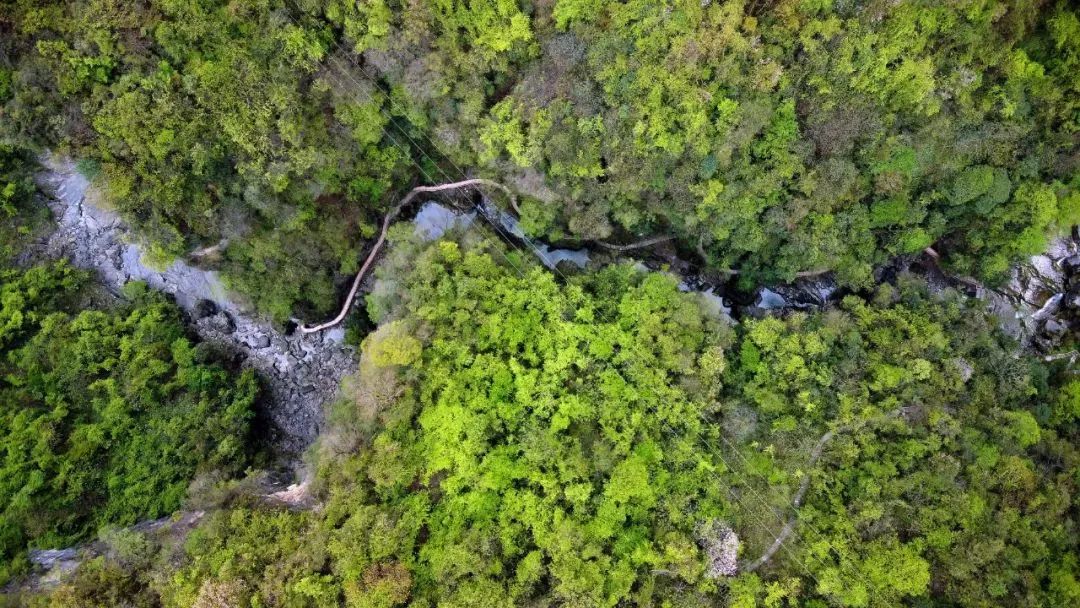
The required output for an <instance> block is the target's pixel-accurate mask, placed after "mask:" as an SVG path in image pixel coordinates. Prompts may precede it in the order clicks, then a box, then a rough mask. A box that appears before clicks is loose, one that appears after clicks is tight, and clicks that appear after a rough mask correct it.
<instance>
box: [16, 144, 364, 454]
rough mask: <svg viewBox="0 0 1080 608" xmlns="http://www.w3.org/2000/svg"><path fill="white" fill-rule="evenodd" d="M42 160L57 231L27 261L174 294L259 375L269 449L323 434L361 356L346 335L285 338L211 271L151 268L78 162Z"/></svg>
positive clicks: (204, 335) (116, 289)
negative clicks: (61, 261) (63, 261)
mask: <svg viewBox="0 0 1080 608" xmlns="http://www.w3.org/2000/svg"><path fill="white" fill-rule="evenodd" d="M43 161H44V164H45V167H46V170H45V171H43V172H42V173H40V174H39V176H38V177H39V179H38V181H39V186H40V187H41V188H42V190H43V191H44V192H45V193H46V194H47V201H46V202H47V204H48V205H49V208H50V209H51V210H52V213H53V217H54V219H55V221H56V230H55V231H54V232H53V233H52V234H50V235H49V236H48V237H46V238H45V239H43V240H42V241H40V242H38V243H36V244H34V245H33V246H32V247H31V248H30V249H29V250H28V251H27V252H26V254H25V257H27V258H42V257H47V258H58V257H67V258H68V259H69V260H71V263H72V264H73V265H75V266H78V267H81V268H86V269H90V270H93V271H95V272H96V273H97V275H98V277H99V278H100V280H101V282H102V284H103V285H104V286H105V288H106V289H108V290H109V291H110V292H112V293H114V294H119V293H120V290H121V288H122V287H123V286H124V284H126V283H127V282H129V281H135V280H138V281H145V282H146V283H147V284H148V285H149V286H150V287H151V288H153V289H156V290H159V291H162V292H164V293H166V294H169V295H170V296H172V297H173V298H174V299H175V300H176V303H177V304H178V305H179V306H180V308H181V309H183V310H184V312H185V313H187V315H188V316H189V317H190V319H191V327H192V329H193V331H194V332H195V333H196V334H197V335H198V337H199V338H200V339H202V340H203V341H205V342H209V343H212V344H214V345H216V346H217V347H219V348H221V349H222V350H223V351H225V352H226V353H228V354H229V355H231V356H233V357H234V358H235V359H236V360H238V361H239V362H240V365H242V366H243V367H249V368H253V369H255V370H256V371H257V372H258V373H259V377H260V379H261V381H262V383H263V385H264V387H265V389H266V390H265V397H264V398H263V399H262V400H261V402H260V404H259V408H260V414H261V415H262V417H263V418H264V419H265V420H267V421H268V422H269V423H270V424H269V426H270V429H269V437H268V441H269V442H270V443H271V445H272V446H273V447H275V448H276V449H277V450H279V451H281V452H284V453H286V454H294V455H295V454H298V453H300V452H301V451H303V449H304V448H306V447H307V446H308V445H310V444H311V442H312V441H314V439H315V437H316V436H317V435H318V431H319V425H320V422H321V420H322V408H323V405H324V404H325V403H326V402H327V401H329V400H330V399H333V398H334V397H335V395H336V394H337V391H338V387H339V386H340V384H341V380H342V378H343V377H344V376H345V375H347V374H349V373H351V372H352V371H353V370H355V369H356V364H357V355H356V352H355V351H354V349H352V348H351V347H349V346H346V345H345V344H343V341H344V330H341V329H336V330H331V331H327V332H323V333H319V334H311V335H301V334H299V333H297V334H296V335H285V334H284V333H283V332H281V331H279V330H278V329H276V328H274V327H273V326H272V325H271V324H270V323H268V322H266V321H264V320H262V319H261V318H260V317H259V316H258V315H256V314H255V313H254V311H251V310H248V309H246V308H245V307H244V306H242V305H240V304H238V303H237V302H236V301H234V300H233V299H231V298H230V296H229V294H228V291H227V290H226V289H225V287H224V286H223V285H222V283H221V281H220V280H219V278H218V276H217V273H216V272H214V271H211V270H204V269H202V268H198V267H196V266H192V265H190V264H187V263H185V262H183V261H179V260H177V261H174V262H173V263H172V264H171V265H170V266H169V267H168V268H166V269H163V270H156V269H153V268H150V267H148V266H146V265H145V264H144V263H143V260H142V257H141V253H140V249H139V247H138V246H137V245H136V244H135V240H134V237H133V235H132V234H131V233H130V231H129V229H128V227H127V226H126V225H125V224H124V223H123V222H122V221H121V220H120V218H119V217H118V216H117V215H116V214H115V213H113V212H111V211H109V210H107V209H106V208H105V205H104V204H103V202H102V200H101V198H100V194H99V193H98V192H96V190H95V189H94V188H93V187H92V186H91V185H90V183H89V182H88V181H87V179H86V178H85V177H83V176H82V175H81V174H80V173H79V172H78V171H77V170H76V169H75V166H74V164H73V163H72V162H70V161H68V160H65V159H59V158H55V157H49V158H46V159H43Z"/></svg>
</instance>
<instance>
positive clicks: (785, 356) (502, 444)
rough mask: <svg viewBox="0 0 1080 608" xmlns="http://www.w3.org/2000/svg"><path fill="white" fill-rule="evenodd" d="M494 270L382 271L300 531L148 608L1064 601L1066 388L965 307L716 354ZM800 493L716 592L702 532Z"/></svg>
mask: <svg viewBox="0 0 1080 608" xmlns="http://www.w3.org/2000/svg"><path fill="white" fill-rule="evenodd" d="M498 252H499V249H497V248H493V247H485V246H470V247H464V248H463V247H461V246H459V245H458V244H456V243H454V242H441V243H439V244H437V245H434V246H431V247H429V248H428V249H427V250H426V251H424V252H422V253H421V254H420V255H419V256H418V257H415V258H413V257H411V256H402V257H399V258H397V259H391V260H390V263H389V265H388V266H386V267H384V268H383V269H381V271H380V281H381V282H382V287H380V288H379V289H377V290H376V293H377V294H378V293H382V294H385V295H381V296H380V295H373V296H370V297H369V300H370V301H369V310H372V311H374V313H375V314H376V316H377V317H378V318H379V320H380V321H381V324H380V328H379V329H378V330H377V331H376V332H375V333H373V334H371V335H369V337H368V338H367V339H366V341H365V344H364V358H363V363H362V365H361V371H360V377H359V379H358V382H357V387H356V390H355V396H354V398H353V399H350V400H348V401H345V402H343V403H341V404H339V405H338V406H337V407H336V409H335V410H334V411H332V412H331V413H330V429H329V430H328V431H327V432H325V433H324V435H323V436H322V440H321V443H320V447H319V450H318V454H319V464H318V466H317V471H318V475H317V484H316V486H317V489H316V495H317V497H318V500H319V501H320V502H321V503H322V504H321V506H320V508H319V509H317V510H312V511H289V510H278V509H268V508H266V507H258V506H252V505H247V506H238V507H235V508H232V509H225V510H222V511H219V512H217V513H215V514H214V515H212V516H210V519H209V520H208V521H207V522H206V523H205V524H204V525H202V526H200V528H199V529H198V530H196V531H195V532H194V533H193V534H192V535H191V536H190V537H189V538H188V541H187V544H186V553H187V557H186V559H185V561H184V562H183V566H182V567H181V568H180V569H179V570H174V569H173V568H174V566H173V565H171V563H170V565H169V567H168V569H166V570H165V571H164V573H163V575H161V576H156V577H153V576H152V577H147V578H148V580H151V581H152V582H151V583H150V588H152V589H153V590H154V595H153V596H152V597H153V598H154V599H153V601H149V603H148V604H147V605H156V604H157V602H158V601H160V602H161V603H162V605H164V606H170V607H172V606H176V607H180V606H200V607H209V606H249V605H250V606H290V607H291V606H296V607H314V606H319V607H322V606H339V605H345V606H384V607H390V606H404V605H412V606H478V605H483V606H518V605H529V606H601V605H603V606H616V605H624V606H629V605H641V606H714V605H722V606H733V607H734V606H738V607H750V606H770V607H774V606H817V607H824V606H852V607H860V606H897V605H910V606H930V605H938V606H964V607H989V606H1000V605H1008V606H1031V607H1037V606H1072V605H1075V604H1076V602H1077V601H1080V564H1078V563H1077V560H1076V554H1077V551H1078V549H1080V546H1078V534H1077V527H1076V525H1077V517H1078V515H1080V513H1078V510H1077V504H1076V502H1075V501H1076V497H1077V495H1078V494H1077V492H1078V490H1080V450H1078V449H1077V447H1076V445H1077V441H1078V440H1080V434H1078V432H1077V426H1076V422H1077V418H1078V416H1080V400H1078V399H1077V398H1076V395H1078V394H1080V391H1077V390H1076V386H1077V383H1076V381H1075V380H1064V381H1062V380H1059V378H1058V375H1057V374H1056V373H1054V372H1053V370H1048V369H1046V368H1043V367H1042V366H1040V365H1039V364H1037V363H1036V362H1035V361H1034V360H1031V359H1028V358H1025V357H1019V358H1018V357H1016V356H1015V355H1014V354H1013V352H1012V350H1011V349H1012V345H1011V344H1010V343H1009V342H1008V341H1007V340H1005V339H1003V338H999V337H998V334H996V333H995V332H994V331H993V330H992V328H991V326H990V325H989V321H988V319H987V318H985V317H984V316H983V315H982V314H981V313H978V312H976V311H974V310H972V309H970V308H968V307H967V306H965V305H964V304H963V303H962V301H960V300H958V299H956V298H954V297H950V296H949V295H948V294H945V296H930V295H928V294H927V293H926V291H925V287H924V286H921V285H920V284H918V283H915V282H909V281H907V280H904V281H901V283H900V285H899V287H896V288H894V287H889V286H885V287H883V288H881V289H880V290H879V291H878V292H877V294H876V296H875V297H874V298H873V299H872V300H871V301H865V300H863V299H860V298H856V297H849V298H848V299H846V300H845V301H844V303H843V305H842V306H841V307H840V308H838V309H837V310H833V311H830V312H826V313H822V314H815V315H804V314H794V315H791V316H789V317H787V318H785V319H777V318H766V319H762V320H757V321H754V320H750V321H747V322H745V323H743V324H740V325H739V326H737V327H736V328H735V329H732V328H728V327H726V326H724V325H722V324H720V323H719V322H718V321H716V320H714V319H713V318H712V317H711V316H710V313H708V312H706V311H707V307H706V306H705V305H704V303H703V302H701V301H699V300H698V299H697V296H695V295H693V294H684V293H680V292H679V291H678V290H677V288H676V284H675V281H674V280H673V279H672V278H670V277H668V276H666V275H662V274H650V273H642V272H639V271H637V270H635V269H633V268H631V267H629V266H615V267H611V268H609V269H607V270H604V271H602V272H599V273H594V274H590V275H585V276H581V277H578V278H574V279H572V280H571V281H570V284H569V285H566V286H559V285H557V284H556V283H555V281H554V280H553V279H552V277H551V276H550V275H548V274H546V273H544V272H542V271H540V270H538V269H536V268H528V267H527V268H523V270H522V272H521V273H519V272H516V271H515V266H513V265H511V264H509V263H508V262H509V261H510V260H509V259H506V258H503V257H502V256H501V254H500V253H498ZM406 259H408V260H411V266H412V270H406V269H405V268H404V267H402V266H399V265H398V264H400V263H402V262H405V261H406ZM521 261H522V260H520V259H514V260H513V262H514V264H520V262H521ZM391 293H393V294H403V295H401V297H390V295H389V294H391ZM1062 383H1063V384H1062ZM827 432H831V437H832V438H831V441H826V442H824V443H821V441H822V437H823V436H824V435H825V434H826V433H827ZM815 446H821V458H820V459H815V458H813V456H812V454H813V452H814V451H815ZM807 476H809V491H808V492H807V493H806V495H805V497H804V499H803V501H802V503H801V505H800V506H799V508H798V509H797V511H796V512H797V524H796V527H795V533H794V534H793V535H792V536H790V537H788V538H787V540H786V541H785V543H784V545H783V547H782V549H781V550H780V551H778V552H777V553H776V555H775V556H773V558H772V559H771V560H770V561H768V562H767V563H766V564H765V565H764V566H763V567H762V568H761V569H759V570H757V571H756V572H753V573H745V572H744V573H741V574H739V575H738V576H735V577H732V578H725V577H719V578H712V577H710V576H708V571H709V568H710V564H709V561H708V559H707V557H706V554H707V551H708V548H709V546H710V543H712V542H714V541H715V540H716V539H715V538H714V537H712V536H711V533H710V532H709V530H710V529H714V524H715V523H716V522H725V523H726V524H727V525H730V526H731V527H732V528H733V529H734V530H735V532H736V533H737V534H738V537H739V541H740V544H741V546H740V549H739V563H740V564H741V565H742V566H746V565H747V564H748V563H750V562H751V561H753V560H754V559H755V558H756V557H758V556H759V555H761V554H762V552H764V551H765V550H766V548H767V547H768V546H769V545H770V544H771V543H772V542H773V539H774V538H776V535H777V534H779V532H780V530H781V528H782V527H783V525H784V523H785V522H786V521H787V519H788V517H789V514H791V513H793V509H792V500H793V497H794V496H795V494H796V492H797V487H798V486H799V484H800V483H801V481H802V480H803V479H804V478H805V477H807ZM103 572H107V570H106V571H103ZM116 584H118V585H121V584H122V585H129V584H130V580H129V579H127V578H123V577H121V579H119V582H117V583H116ZM72 589H73V587H69V588H67V592H68V593H73V592H74V591H72ZM145 592H146V591H145V589H142V590H140V591H139V593H145ZM95 593H98V594H100V593H102V591H101V590H97V591H95ZM87 597H89V596H87ZM146 597H150V596H146ZM58 605H67V604H58Z"/></svg>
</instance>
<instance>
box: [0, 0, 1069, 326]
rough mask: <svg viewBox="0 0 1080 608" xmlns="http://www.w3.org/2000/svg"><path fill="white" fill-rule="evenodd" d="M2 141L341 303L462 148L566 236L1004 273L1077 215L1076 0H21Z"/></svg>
mask: <svg viewBox="0 0 1080 608" xmlns="http://www.w3.org/2000/svg"><path fill="white" fill-rule="evenodd" d="M0 15H3V16H2V17H0V28H2V30H0V31H3V32H4V36H3V41H2V42H0V141H8V142H10V143H18V144H21V145H27V146H37V147H41V146H48V147H53V148H58V149H62V150H66V151H68V152H69V153H71V154H73V155H76V156H78V157H79V158H82V159H86V160H87V161H90V160H92V161H94V162H96V163H97V165H98V167H99V171H98V179H99V180H100V181H101V182H102V184H103V185H104V186H105V187H106V189H107V190H108V193H109V196H110V200H112V201H114V203H115V205H116V206H117V207H118V208H119V209H120V210H121V211H122V212H123V213H124V214H125V215H126V217H128V218H129V219H130V220H132V221H134V222H135V223H136V224H137V225H138V226H140V227H141V228H142V230H143V232H144V234H145V235H147V236H148V237H149V238H150V239H151V241H152V242H153V243H154V244H155V246H156V247H158V248H159V250H160V252H161V253H162V254H164V255H173V256H176V255H181V254H183V253H185V252H188V251H190V250H192V249H194V248H195V247H198V246H205V245H212V244H215V243H218V242H224V243H226V244H227V248H226V250H225V256H224V260H223V261H222V262H221V264H222V270H223V272H224V276H225V277H226V279H227V280H228V282H229V284H230V285H231V286H232V287H233V288H234V289H236V290H239V291H241V292H243V293H245V294H247V295H248V296H249V297H250V298H252V299H253V300H254V302H255V303H256V304H257V305H258V306H259V307H260V308H261V309H262V310H264V311H265V312H268V313H269V314H271V315H272V316H273V317H275V318H276V319H278V320H283V319H286V318H288V316H289V315H290V314H293V313H295V312H296V311H297V310H300V311H303V312H325V311H327V310H328V309H330V308H332V306H333V304H334V303H335V297H334V295H335V278H336V277H338V276H339V273H346V274H347V273H349V272H352V271H353V270H355V268H356V258H357V257H358V256H357V254H358V249H359V248H360V247H361V245H362V244H361V243H360V242H358V240H357V235H358V234H359V235H360V236H361V237H369V236H370V235H371V232H372V228H373V226H374V224H375V223H376V221H377V219H378V216H379V215H380V214H381V213H382V212H383V211H385V210H386V209H388V208H389V207H390V206H391V205H392V204H393V199H394V196H395V195H396V194H399V193H401V192H403V191H404V190H406V189H407V188H408V187H409V186H411V185H412V184H414V183H417V182H429V183H431V182H446V181H454V180H456V179H462V177H463V176H464V173H465V169H464V168H467V169H468V171H469V172H476V173H480V174H483V175H486V176H488V177H494V178H497V179H500V180H503V181H504V182H506V183H507V184H509V185H510V186H511V187H512V188H514V189H515V190H518V191H520V192H521V194H522V195H523V196H524V198H525V200H524V201H523V205H522V213H523V214H524V216H525V217H524V219H525V226H526V227H527V228H528V229H530V230H531V231H533V233H534V234H536V235H542V236H546V237H549V238H554V239H583V240H589V239H608V240H612V241H615V242H620V241H622V242H625V241H627V240H633V239H634V238H636V237H643V236H653V235H659V234H671V235H673V236H675V237H677V239H678V240H677V242H678V244H679V246H680V247H681V248H682V249H683V250H684V251H686V252H687V253H690V254H693V255H695V256H696V257H697V258H699V259H700V261H701V263H703V264H704V265H705V266H707V267H708V268H711V269H712V270H714V271H733V270H738V271H740V272H741V273H742V277H743V278H744V280H745V281H746V282H747V283H748V284H749V283H756V282H760V281H762V280H791V279H792V278H793V277H795V276H796V274H798V273H800V272H819V271H823V270H832V271H835V272H836V273H837V276H838V277H839V278H840V280H841V281H842V282H844V283H847V284H850V285H855V286H859V287H865V286H867V284H868V283H869V281H870V278H871V271H872V269H873V267H874V266H875V265H877V264H880V263H882V262H884V261H885V260H887V259H889V258H891V257H893V256H896V255H901V254H910V253H914V252H919V251H921V250H923V249H924V248H926V247H930V246H933V247H935V248H936V250H937V251H938V253H942V254H944V260H945V262H946V263H947V264H948V265H949V266H950V267H951V268H952V269H954V270H956V271H958V272H960V273H962V274H970V275H974V276H977V277H980V278H984V279H991V280H994V279H999V278H1001V276H1002V275H1003V274H1004V272H1005V271H1006V269H1007V267H1008V264H1009V263H1010V262H1012V261H1014V260H1016V259H1018V258H1019V257H1021V256H1024V255H1031V254H1033V253H1035V252H1038V251H1040V250H1041V248H1042V247H1044V246H1045V244H1046V239H1047V237H1048V236H1049V235H1053V234H1055V233H1057V232H1060V231H1063V230H1065V229H1067V228H1068V227H1069V226H1071V225H1072V224H1073V223H1075V222H1076V221H1077V219H1078V218H1080V194H1077V186H1078V182H1077V179H1078V178H1077V158H1078V156H1077V148H1076V146H1077V133H1078V129H1080V102H1078V101H1077V100H1078V99H1080V90H1078V89H1080V81H1078V79H1077V76H1076V75H1077V73H1080V21H1078V17H1077V13H1076V11H1075V9H1074V8H1073V7H1072V6H1071V5H1070V3H1068V2H1064V1H1052V0H1051V1H1043V0H1009V1H994V2H988V1H986V0H963V1H958V2H947V3H942V2H937V1H934V0H905V1H902V2H892V1H886V0H872V1H868V2H849V1H835V2H834V1H829V0H825V1H817V0H745V1H744V0H729V1H719V0H718V1H705V2H700V1H698V0H687V1H681V0H679V1H676V0H664V1H647V2H646V1H635V2H597V1H594V0H558V1H555V2H536V3H534V2H520V3H519V2H514V1H512V0H498V1H492V2H442V1H439V2H435V1H430V0H421V1H417V2H400V1H398V0H379V1H371V2H368V1H364V2H342V1H338V0H334V1H329V2H312V1H306V0H304V1H302V0H233V1H231V2H213V1H209V0H204V1H198V2H174V1H171V0H169V1H166V0H150V1H147V2H138V3H128V2H116V1H113V0H78V1H75V2H55V1H46V2H39V1H30V0H5V1H4V2H2V3H0Z"/></svg>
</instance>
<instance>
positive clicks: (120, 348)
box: [0, 263, 258, 581]
mask: <svg viewBox="0 0 1080 608" xmlns="http://www.w3.org/2000/svg"><path fill="white" fill-rule="evenodd" d="M85 278H86V277H85V276H84V275H83V274H82V273H80V272H77V271H75V270H73V269H72V268H71V267H69V266H67V265H66V264H64V263H55V264H50V265H42V266H36V267H33V268H30V269H28V270H25V271H21V270H0V581H6V579H7V578H8V576H9V575H10V574H11V573H12V569H13V568H15V569H17V568H19V567H20V566H21V562H20V561H19V560H17V559H15V558H16V556H18V555H20V554H21V553H22V552H23V551H24V550H25V549H26V548H27V547H28V546H30V547H45V548H56V547H63V546H67V545H70V544H72V543H74V542H77V541H81V540H84V539H86V537H87V536H88V535H92V534H94V533H95V532H96V531H97V529H98V528H99V527H101V526H104V525H106V524H110V525H121V526H122V525H131V524H133V523H135V522H136V521H138V520H141V519H148V518H155V517H160V516H163V515H167V514H169V513H171V512H172V511H173V510H175V509H176V508H177V507H179V505H180V503H181V500H182V499H183V497H184V495H185V493H186V491H187V487H188V483H189V482H190V481H191V479H192V477H193V476H194V475H195V474H196V473H199V472H209V471H215V470H220V471H224V472H226V473H228V472H235V471H237V469H238V467H241V466H242V465H243V464H244V462H245V460H246V454H247V450H248V446H247V434H248V426H249V420H250V418H251V405H252V402H253V400H254V398H255V395H256V392H257V389H258V385H257V383H256V381H255V378H254V376H253V375H252V374H251V373H250V372H245V373H243V374H240V375H233V374H230V373H228V372H226V371H225V370H224V369H223V368H222V367H220V366H219V365H217V364H214V363H211V362H208V361H207V360H206V359H207V353H205V352H202V351H201V350H200V349H199V348H198V347H197V346H196V345H195V344H193V343H192V342H191V341H190V340H189V339H188V338H187V337H186V335H185V333H184V327H183V325H182V323H181V320H180V313H179V311H178V310H177V309H176V307H175V306H174V305H172V304H170V303H168V302H166V301H165V299H164V298H163V297H161V296H158V295H154V294H151V293H140V289H139V286H138V285H137V284H133V285H132V287H131V289H130V290H129V292H130V295H131V296H132V297H133V300H132V302H130V303H128V304H125V305H122V306H120V307H118V308H116V309H110V310H82V311H78V307H79V306H78V305H79V304H80V302H81V301H82V297H81V296H80V293H81V291H82V288H83V285H84V284H85Z"/></svg>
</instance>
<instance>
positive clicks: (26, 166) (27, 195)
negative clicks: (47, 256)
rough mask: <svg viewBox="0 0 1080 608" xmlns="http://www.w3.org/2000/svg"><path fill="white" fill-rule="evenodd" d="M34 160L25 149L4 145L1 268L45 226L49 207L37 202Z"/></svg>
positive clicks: (0, 199) (0, 200)
mask: <svg viewBox="0 0 1080 608" xmlns="http://www.w3.org/2000/svg"><path fill="white" fill-rule="evenodd" d="M33 167H34V163H33V161H32V160H31V158H30V155H29V154H28V153H27V152H26V151H25V150H20V149H18V148H15V147H13V146H9V145H4V144H0V268H2V267H6V266H7V265H8V264H10V263H11V261H12V258H14V257H15V255H16V254H18V253H19V251H20V250H21V249H22V247H23V246H24V245H25V244H26V243H27V242H28V241H29V238H30V236H31V235H33V234H34V233H35V231H36V230H37V229H38V228H40V227H41V226H42V225H44V222H45V219H46V218H47V217H48V209H47V208H45V207H44V206H42V205H35V204H34V193H35V192H36V191H37V189H36V187H35V186H34V180H33V177H32V175H31V172H32V171H33Z"/></svg>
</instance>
